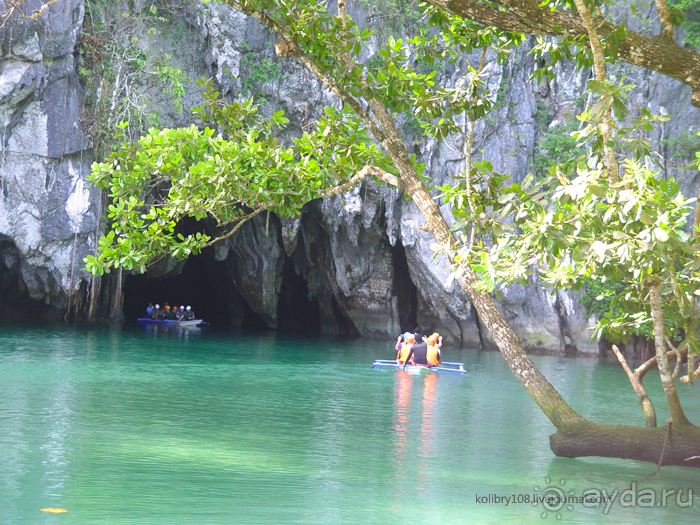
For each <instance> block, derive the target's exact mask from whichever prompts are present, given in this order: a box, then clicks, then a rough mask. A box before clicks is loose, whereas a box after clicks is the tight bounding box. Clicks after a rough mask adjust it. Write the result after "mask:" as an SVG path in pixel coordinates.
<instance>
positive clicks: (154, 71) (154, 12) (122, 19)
mask: <svg viewBox="0 0 700 525" xmlns="http://www.w3.org/2000/svg"><path fill="white" fill-rule="evenodd" d="M85 11H86V14H85V18H84V24H83V32H82V35H81V37H80V40H79V42H78V52H79V57H80V58H79V61H78V73H79V76H80V78H81V80H82V82H83V84H84V86H85V89H86V100H85V109H84V113H85V114H84V115H83V119H82V120H83V122H84V124H85V125H86V127H87V128H88V134H89V135H90V137H91V138H92V141H93V148H94V150H95V153H96V155H97V156H98V157H102V156H104V155H106V154H107V152H108V151H109V150H110V149H111V148H112V147H113V146H114V145H115V143H116V142H115V137H114V130H115V128H116V126H117V125H118V124H119V123H120V122H123V121H127V122H129V123H130V127H129V128H128V129H125V130H124V132H125V133H127V134H128V135H129V137H130V138H131V139H132V140H134V139H135V138H136V137H138V136H139V135H141V134H142V133H144V132H145V131H146V130H147V129H148V128H149V127H150V126H153V125H156V124H158V123H159V122H160V115H159V114H157V113H156V112H154V111H153V110H152V106H153V104H152V102H153V97H152V95H151V92H152V90H154V89H155V88H160V89H161V90H162V91H163V92H164V93H165V94H167V95H168V97H169V98H170V100H171V101H172V103H173V105H174V106H175V109H176V110H177V112H178V113H181V112H182V109H183V108H182V102H181V100H182V97H183V95H184V93H185V85H186V82H187V80H186V76H185V73H184V71H183V70H181V69H179V68H177V67H175V66H174V65H173V64H172V57H171V56H170V55H169V54H167V53H162V54H161V53H158V54H156V53H152V52H150V51H148V48H147V46H146V45H145V43H146V42H147V41H148V40H149V39H150V38H151V36H152V35H155V34H156V33H158V32H160V31H161V30H162V28H163V27H165V26H166V24H167V23H168V21H169V20H168V18H167V16H164V15H163V14H162V13H160V12H159V10H158V8H157V7H156V5H155V4H151V5H150V6H149V7H148V8H144V9H142V10H137V9H136V8H135V7H133V6H130V5H129V4H127V3H122V2H106V1H102V0H90V1H88V2H86V4H85Z"/></svg>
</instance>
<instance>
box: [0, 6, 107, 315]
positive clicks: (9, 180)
mask: <svg viewBox="0 0 700 525" xmlns="http://www.w3.org/2000/svg"><path fill="white" fill-rule="evenodd" d="M41 4H42V2H41V1H39V0H30V1H28V2H27V3H26V4H23V9H25V11H26V12H30V11H32V10H33V9H36V8H37V7H39V6H40V5H41ZM83 13H84V6H83V3H82V1H81V0H62V1H60V2H58V3H56V4H54V5H52V6H51V7H50V8H49V9H48V11H47V13H46V14H45V16H43V17H42V18H41V19H39V20H37V21H35V22H11V23H9V24H7V25H6V26H5V27H4V28H3V29H2V30H0V42H2V59H1V63H0V119H1V125H2V141H1V142H0V148H1V150H0V189H1V192H0V238H3V239H6V241H5V242H6V243H12V244H13V245H14V246H15V247H16V250H17V252H18V253H19V254H20V260H19V263H18V264H17V263H16V262H15V263H13V265H12V268H14V270H13V271H16V273H17V275H19V277H20V279H21V284H20V285H18V286H19V289H21V290H22V295H23V296H25V299H26V300H27V301H29V302H31V301H32V300H34V301H41V302H42V303H45V304H49V305H54V306H55V307H56V309H58V310H61V309H64V308H66V307H67V303H68V298H69V294H70V292H71V290H73V291H74V290H77V289H78V287H79V285H80V282H81V280H82V281H83V284H84V280H85V279H86V278H87V275H86V273H85V272H84V271H82V266H83V265H82V259H83V257H85V255H87V254H88V253H89V252H90V250H91V248H92V247H93V246H94V236H93V234H94V231H95V227H96V225H97V222H98V214H99V211H98V209H97V208H98V195H97V194H96V192H95V191H94V190H92V189H90V188H89V187H88V184H87V183H86V180H85V178H86V175H87V173H88V172H89V166H90V164H91V162H92V157H91V150H90V145H89V144H88V143H87V142H86V140H85V138H84V135H83V133H82V131H81V126H80V123H79V117H80V113H81V103H82V97H83V93H82V89H81V86H80V83H79V81H78V77H77V75H76V72H75V64H74V59H73V58H74V53H75V46H76V41H77V38H78V36H79V34H80V31H81V27H82V23H83ZM27 304H28V303H27Z"/></svg>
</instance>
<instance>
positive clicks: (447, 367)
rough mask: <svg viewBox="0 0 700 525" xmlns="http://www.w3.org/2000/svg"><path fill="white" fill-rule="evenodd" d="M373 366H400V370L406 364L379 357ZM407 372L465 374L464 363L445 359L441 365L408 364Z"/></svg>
mask: <svg viewBox="0 0 700 525" xmlns="http://www.w3.org/2000/svg"><path fill="white" fill-rule="evenodd" d="M372 368H398V369H400V370H403V369H404V365H400V364H399V363H398V361H392V360H390V359H377V360H376V361H374V363H372ZM405 370H406V372H409V373H411V374H423V373H427V372H457V373H458V374H464V373H465V372H466V370H464V364H463V363H448V362H446V361H443V362H442V363H440V366H433V367H430V368H428V367H427V366H416V365H406V367H405Z"/></svg>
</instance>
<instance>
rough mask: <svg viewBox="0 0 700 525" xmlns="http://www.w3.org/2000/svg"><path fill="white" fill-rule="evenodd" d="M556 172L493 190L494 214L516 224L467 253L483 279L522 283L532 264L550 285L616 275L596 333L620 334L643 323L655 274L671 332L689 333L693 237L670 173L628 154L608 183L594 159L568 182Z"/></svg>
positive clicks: (699, 283) (697, 285)
mask: <svg viewBox="0 0 700 525" xmlns="http://www.w3.org/2000/svg"><path fill="white" fill-rule="evenodd" d="M556 175H557V176H556V177H553V178H552V179H550V180H549V181H548V182H547V183H543V184H536V183H534V182H532V180H531V179H530V180H528V181H525V182H523V184H522V185H511V186H510V187H509V188H506V189H504V191H502V192H501V195H500V196H499V200H500V201H501V202H502V203H504V204H505V206H504V208H503V209H502V210H501V213H500V219H501V220H503V221H505V220H506V219H508V220H514V223H513V225H510V224H508V222H505V223H504V227H503V234H502V235H501V236H499V237H498V239H497V242H496V245H495V246H494V247H493V249H492V250H490V253H489V254H488V255H487V254H486V252H482V255H481V256H480V257H479V258H478V259H476V260H474V258H472V264H473V267H474V268H475V269H476V270H477V271H479V272H482V273H483V275H484V284H483V285H484V286H485V287H486V288H487V289H493V288H494V287H496V286H497V285H499V283H500V284H504V283H512V282H524V281H525V280H526V278H527V276H528V275H530V274H532V273H533V272H535V268H536V269H537V270H536V271H537V273H538V274H539V276H540V278H541V279H542V282H543V284H544V285H545V286H551V287H553V288H575V289H580V288H581V286H582V285H583V283H585V282H587V281H590V280H591V279H593V280H595V281H597V282H598V283H605V282H607V281H610V282H611V283H615V284H614V285H612V286H611V287H610V288H608V289H607V291H606V293H605V295H606V296H607V297H609V300H610V308H609V309H608V310H607V311H606V312H605V314H604V315H603V316H602V317H600V318H599V319H598V323H597V325H596V327H595V330H594V337H595V338H600V337H601V335H603V334H605V335H606V337H608V338H609V339H610V340H612V341H616V340H623V341H624V340H626V339H627V337H628V336H629V332H630V329H633V331H637V332H639V331H641V330H642V329H643V326H644V325H645V324H646V323H649V320H650V313H649V294H648V289H649V286H650V285H651V284H652V282H655V281H659V282H660V283H661V285H662V291H663V297H664V305H665V316H664V317H665V319H666V320H667V323H668V327H669V330H671V329H677V330H683V331H684V332H685V333H686V334H687V337H694V336H695V323H696V322H697V320H696V319H695V315H696V312H695V297H696V296H697V295H700V274H699V273H698V269H700V242H699V241H698V239H697V238H696V237H693V236H691V235H689V234H688V233H687V226H688V215H689V213H690V211H691V208H690V207H689V204H690V203H691V202H693V201H694V199H693V200H685V199H684V198H683V196H682V195H681V194H680V192H679V184H678V182H677V181H675V180H673V179H670V180H664V179H662V178H660V177H658V174H655V173H653V172H651V171H649V169H648V168H646V167H645V166H643V165H641V164H639V163H637V162H634V161H628V162H627V163H626V165H625V171H624V174H623V176H622V177H621V180H620V182H619V183H618V184H615V185H610V184H608V181H607V178H606V176H605V175H604V173H603V170H602V169H601V168H600V166H596V165H590V164H589V165H586V164H583V163H580V164H579V166H578V168H577V171H576V175H575V177H574V178H572V179H571V180H570V179H568V178H567V177H566V176H565V175H564V174H563V173H562V172H559V171H557V172H556ZM506 224H508V225H507V226H506ZM465 256H466V257H468V258H469V257H471V254H463V255H462V257H465ZM613 314H615V315H613Z"/></svg>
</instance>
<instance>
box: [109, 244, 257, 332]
mask: <svg viewBox="0 0 700 525" xmlns="http://www.w3.org/2000/svg"><path fill="white" fill-rule="evenodd" d="M227 275H228V274H227V273H226V265H225V263H224V262H219V261H215V260H214V252H213V249H205V250H204V251H203V252H202V254H201V255H196V256H191V257H189V258H188V259H187V261H186V262H185V264H184V267H183V268H182V271H181V272H180V273H179V274H178V275H172V276H171V275H165V276H163V277H158V278H155V279H153V278H151V279H149V278H148V276H147V274H142V275H128V276H127V277H126V281H125V283H124V290H123V291H124V319H126V321H127V323H129V322H132V321H133V320H136V319H138V318H139V317H145V316H146V306H148V303H153V304H156V303H157V304H159V305H160V306H161V308H162V307H164V306H165V303H166V302H167V303H168V304H169V305H170V306H171V307H172V306H191V307H192V309H193V310H194V312H195V314H196V316H197V318H198V319H204V320H205V321H206V322H208V323H209V324H210V325H211V326H213V327H216V328H229V327H244V328H246V329H251V330H263V329H267V324H266V323H265V322H264V321H263V320H262V319H260V317H258V316H257V315H256V314H255V313H254V312H253V310H252V309H251V308H250V306H248V304H247V303H246V302H245V300H244V299H243V297H242V296H241V295H240V293H239V292H238V290H237V289H236V287H235V285H234V284H233V282H231V280H230V279H229V278H228V276H227Z"/></svg>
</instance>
